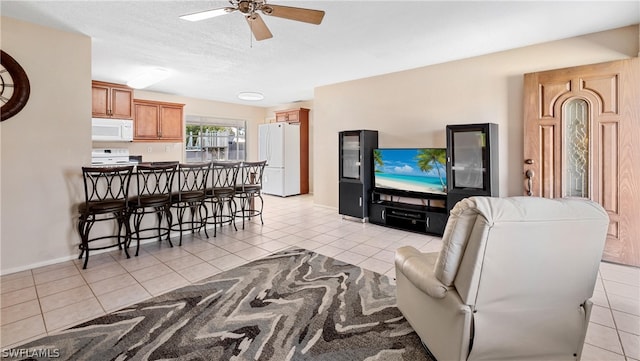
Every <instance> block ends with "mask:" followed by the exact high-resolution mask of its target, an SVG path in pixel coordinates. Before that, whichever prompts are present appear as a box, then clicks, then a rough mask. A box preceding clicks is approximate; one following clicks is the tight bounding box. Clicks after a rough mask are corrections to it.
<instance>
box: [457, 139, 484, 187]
mask: <svg viewBox="0 0 640 361" xmlns="http://www.w3.org/2000/svg"><path fill="white" fill-rule="evenodd" d="M451 136H452V139H451V140H452V152H451V160H450V161H451V176H452V185H453V188H454V189H455V188H458V189H479V190H486V189H485V188H486V183H487V182H486V178H485V177H486V174H487V165H486V156H485V155H486V143H487V142H486V133H485V132H483V131H481V130H470V131H454V132H453V133H452V135H451Z"/></svg>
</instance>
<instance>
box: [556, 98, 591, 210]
mask: <svg viewBox="0 0 640 361" xmlns="http://www.w3.org/2000/svg"><path fill="white" fill-rule="evenodd" d="M564 112H565V114H564V120H565V121H564V138H565V139H564V142H562V144H563V145H564V147H565V149H564V168H565V169H564V179H563V183H564V184H563V190H562V196H563V197H582V198H589V157H590V155H589V107H588V104H587V102H586V101H584V100H583V99H572V100H570V101H568V102H567V105H566V106H565V109H564Z"/></svg>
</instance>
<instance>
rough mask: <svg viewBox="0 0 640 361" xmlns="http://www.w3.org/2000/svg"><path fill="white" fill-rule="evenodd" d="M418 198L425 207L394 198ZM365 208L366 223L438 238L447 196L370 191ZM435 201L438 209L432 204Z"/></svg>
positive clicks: (445, 211) (444, 221)
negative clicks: (366, 207) (366, 214)
mask: <svg viewBox="0 0 640 361" xmlns="http://www.w3.org/2000/svg"><path fill="white" fill-rule="evenodd" d="M402 198H409V199H419V200H421V201H423V202H424V203H426V205H420V204H410V203H404V202H400V201H396V200H394V199H402ZM371 199H372V201H371V204H370V205H369V222H370V223H373V224H379V225H382V226H387V227H391V228H397V229H403V230H407V231H411V232H418V233H426V234H433V235H436V236H442V234H443V233H444V228H445V226H446V224H447V218H448V216H447V208H446V200H447V196H446V195H442V194H429V195H416V194H402V193H394V192H387V191H381V190H374V191H373V194H372V197H371ZM433 201H439V203H440V205H442V207H437V206H434V205H432V203H434V202H433Z"/></svg>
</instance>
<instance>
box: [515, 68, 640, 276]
mask: <svg viewBox="0 0 640 361" xmlns="http://www.w3.org/2000/svg"><path fill="white" fill-rule="evenodd" d="M523 176H524V177H523V185H524V193H525V194H526V195H530V196H541V197H546V198H557V197H584V198H589V199H591V200H594V201H596V202H598V203H600V204H601V205H602V206H603V207H604V209H605V210H606V211H607V213H608V214H609V218H610V224H609V230H608V234H607V242H606V245H605V251H604V255H603V259H604V260H607V261H611V262H616V263H622V264H627V265H633V266H640V60H639V59H638V58H633V59H628V60H621V61H614V62H608V63H602V64H593V65H585V66H579V67H574V68H566V69H558V70H551V71H545V72H538V73H531V74H525V76H524V172H523Z"/></svg>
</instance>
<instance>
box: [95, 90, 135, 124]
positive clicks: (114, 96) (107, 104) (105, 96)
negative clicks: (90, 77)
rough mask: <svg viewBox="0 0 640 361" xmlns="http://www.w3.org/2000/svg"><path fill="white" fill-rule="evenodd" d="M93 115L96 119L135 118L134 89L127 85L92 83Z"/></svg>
mask: <svg viewBox="0 0 640 361" xmlns="http://www.w3.org/2000/svg"><path fill="white" fill-rule="evenodd" d="M91 114H92V116H93V117H95V118H116V119H132V118H133V89H131V88H129V87H128V86H126V85H122V84H114V83H106V82H101V81H93V82H91Z"/></svg>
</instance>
